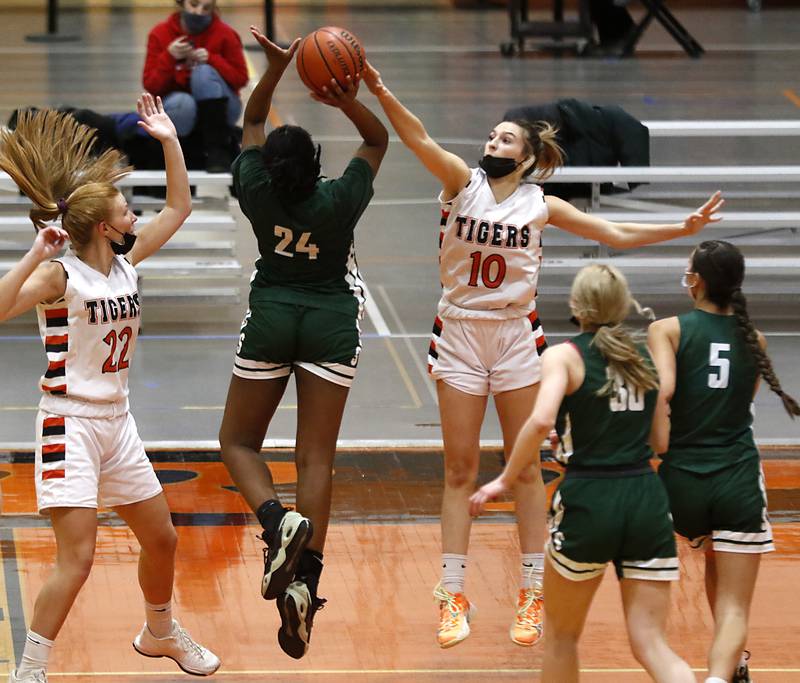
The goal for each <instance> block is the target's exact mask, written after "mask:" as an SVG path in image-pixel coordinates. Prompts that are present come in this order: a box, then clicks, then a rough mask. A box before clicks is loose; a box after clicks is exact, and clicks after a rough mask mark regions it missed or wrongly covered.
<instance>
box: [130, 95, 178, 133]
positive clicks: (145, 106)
mask: <svg viewBox="0 0 800 683" xmlns="http://www.w3.org/2000/svg"><path fill="white" fill-rule="evenodd" d="M136 111H137V112H139V118H140V121H139V126H141V127H142V128H144V129H145V130H146V131H147V133H148V134H149V135H151V136H152V137H154V138H155V139H156V140H159V141H161V142H163V141H164V140H169V139H170V138H175V139H177V137H178V133H177V132H176V131H175V125H174V124H173V123H172V120H171V119H170V118H169V116H168V115H167V114H166V113H165V112H164V105H163V104H162V102H161V98H160V97H156V98H155V99H154V98H153V96H152V95H151V94H150V93H142V96H141V97H140V98H139V99H138V100H137V101H136Z"/></svg>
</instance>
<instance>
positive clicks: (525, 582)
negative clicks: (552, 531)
mask: <svg viewBox="0 0 800 683" xmlns="http://www.w3.org/2000/svg"><path fill="white" fill-rule="evenodd" d="M521 569H522V571H521V574H522V584H521V587H522V588H538V589H539V590H541V589H542V580H543V578H544V553H523V554H522V568H521Z"/></svg>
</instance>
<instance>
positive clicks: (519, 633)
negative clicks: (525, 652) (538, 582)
mask: <svg viewBox="0 0 800 683" xmlns="http://www.w3.org/2000/svg"><path fill="white" fill-rule="evenodd" d="M543 616H544V596H543V595H542V591H541V589H540V588H535V587H533V588H521V589H520V591H519V597H518V598H517V615H516V617H515V618H514V623H513V624H511V631H510V635H511V640H512V641H514V642H515V643H516V644H517V645H522V646H524V647H530V646H531V645H535V644H536V643H538V642H539V639H540V638H541V637H542V630H543V626H542V620H543Z"/></svg>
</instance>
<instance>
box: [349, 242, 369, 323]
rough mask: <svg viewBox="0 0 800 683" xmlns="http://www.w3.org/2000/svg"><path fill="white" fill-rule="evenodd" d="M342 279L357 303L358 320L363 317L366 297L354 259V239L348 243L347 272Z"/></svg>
mask: <svg viewBox="0 0 800 683" xmlns="http://www.w3.org/2000/svg"><path fill="white" fill-rule="evenodd" d="M344 279H345V282H347V286H348V287H349V288H350V292H351V293H352V294H353V297H355V300H356V302H357V303H358V318H359V320H360V319H361V318H363V317H364V304H365V303H366V302H367V297H366V295H365V293H364V280H363V279H362V277H361V273H360V272H359V270H358V262H357V261H356V243H355V241H353V242H351V243H350V253H349V254H348V255H347V274H346V275H345V276H344Z"/></svg>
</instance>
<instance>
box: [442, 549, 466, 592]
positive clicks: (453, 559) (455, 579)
mask: <svg viewBox="0 0 800 683" xmlns="http://www.w3.org/2000/svg"><path fill="white" fill-rule="evenodd" d="M466 571H467V556H466V555H453V554H451V553H444V554H443V555H442V587H443V588H444V589H445V590H447V591H450V592H451V593H463V592H464V575H465V574H466Z"/></svg>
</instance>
